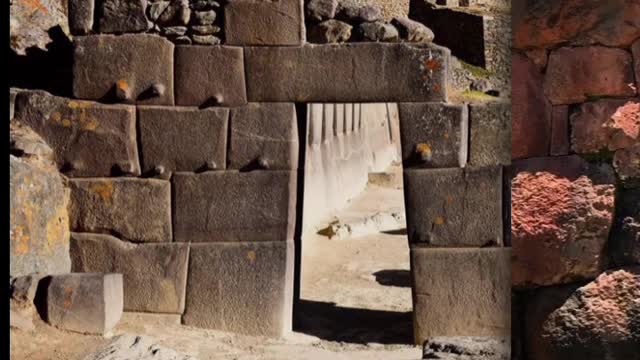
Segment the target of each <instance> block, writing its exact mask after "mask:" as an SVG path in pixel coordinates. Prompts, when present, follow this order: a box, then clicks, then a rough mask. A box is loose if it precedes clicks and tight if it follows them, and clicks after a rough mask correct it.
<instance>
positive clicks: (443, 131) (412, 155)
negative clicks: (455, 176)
mask: <svg viewBox="0 0 640 360" xmlns="http://www.w3.org/2000/svg"><path fill="white" fill-rule="evenodd" d="M398 107H399V112H400V143H401V144H402V162H403V163H404V167H405V168H408V167H427V168H437V167H463V166H464V165H465V164H466V163H467V143H468V133H469V121H468V120H469V119H468V118H469V114H468V109H467V107H466V106H465V105H451V104H441V103H400V104H399V106H398Z"/></svg>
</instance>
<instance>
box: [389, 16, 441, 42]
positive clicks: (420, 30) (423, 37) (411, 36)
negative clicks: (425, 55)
mask: <svg viewBox="0 0 640 360" xmlns="http://www.w3.org/2000/svg"><path fill="white" fill-rule="evenodd" d="M392 23H393V25H395V27H397V28H398V30H399V32H400V37H401V38H402V39H404V40H406V41H409V42H432V41H433V37H434V34H433V31H431V29H429V28H428V27H426V26H424V25H422V24H421V23H419V22H417V21H413V20H411V19H409V18H407V17H398V18H394V19H393V22H392Z"/></svg>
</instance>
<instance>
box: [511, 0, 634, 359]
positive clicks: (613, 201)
mask: <svg viewBox="0 0 640 360" xmlns="http://www.w3.org/2000/svg"><path fill="white" fill-rule="evenodd" d="M513 8H514V14H513V24H514V27H513V46H514V49H513V70H512V71H513V81H512V84H513V96H512V101H513V111H514V113H513V138H512V155H513V158H514V159H516V160H515V161H514V164H513V167H512V168H511V169H510V171H509V174H508V178H509V179H511V180H510V182H511V188H512V189H511V195H512V199H511V201H512V212H511V214H512V219H511V228H512V230H511V244H512V249H513V250H512V251H513V261H512V276H513V288H514V298H513V301H514V303H513V304H514V313H513V330H514V333H513V345H514V347H513V353H514V355H515V358H518V359H529V360H538V359H545V360H549V359H604V358H608V359H627V358H633V357H637V356H638V352H637V349H638V348H640V331H639V329H638V326H637V324H638V323H639V321H640V312H638V306H637V299H638V298H639V296H640V267H639V265H640V257H639V256H638V255H639V254H640V188H639V185H640V181H639V180H640V132H639V130H640V98H639V97H638V89H639V88H640V71H639V69H640V3H638V2H637V1H617V0H616V1H607V2H601V1H593V0H571V1H550V0H549V1H538V2H533V1H514V4H513ZM633 299H636V300H633Z"/></svg>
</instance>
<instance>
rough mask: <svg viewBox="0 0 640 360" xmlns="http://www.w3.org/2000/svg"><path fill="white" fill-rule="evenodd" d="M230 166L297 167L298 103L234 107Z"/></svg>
mask: <svg viewBox="0 0 640 360" xmlns="http://www.w3.org/2000/svg"><path fill="white" fill-rule="evenodd" d="M230 127H231V131H230V133H229V134H230V138H229V142H230V144H229V168H231V169H243V168H249V167H258V168H261V167H263V166H265V165H266V168H267V169H270V170H295V169H297V168H298V151H299V146H298V124H297V117H296V108H295V106H294V104H286V103H260V104H258V103H250V104H247V105H246V106H242V107H237V108H234V109H232V110H231V119H230Z"/></svg>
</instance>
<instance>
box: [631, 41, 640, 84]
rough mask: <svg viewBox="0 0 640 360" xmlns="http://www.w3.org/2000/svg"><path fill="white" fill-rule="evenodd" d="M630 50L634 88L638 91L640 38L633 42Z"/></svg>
mask: <svg viewBox="0 0 640 360" xmlns="http://www.w3.org/2000/svg"><path fill="white" fill-rule="evenodd" d="M631 52H632V54H633V64H634V69H635V72H636V84H637V86H636V90H637V91H638V93H640V39H638V40H636V42H635V43H633V46H632V47H631Z"/></svg>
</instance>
